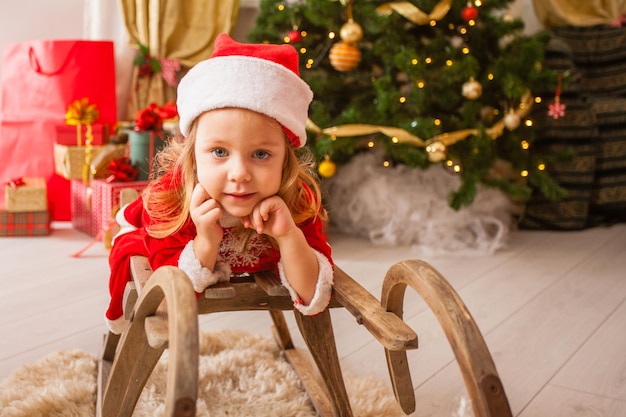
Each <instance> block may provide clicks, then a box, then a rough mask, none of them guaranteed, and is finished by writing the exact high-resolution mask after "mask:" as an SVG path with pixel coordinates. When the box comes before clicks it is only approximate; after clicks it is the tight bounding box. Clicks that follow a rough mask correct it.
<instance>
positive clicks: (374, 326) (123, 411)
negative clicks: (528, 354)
mask: <svg viewBox="0 0 626 417" xmlns="http://www.w3.org/2000/svg"><path fill="white" fill-rule="evenodd" d="M131 269H132V275H133V281H132V282H130V283H129V286H128V288H127V290H128V291H127V294H126V301H125V311H126V312H127V317H128V318H129V320H130V326H129V327H128V329H127V331H126V332H124V333H123V334H122V335H120V336H117V335H114V334H112V333H109V334H108V335H106V336H105V340H104V349H103V352H102V356H101V358H100V359H99V369H98V393H97V394H98V396H97V412H96V415H97V416H103V417H125V416H130V415H131V414H132V412H133V410H134V407H135V405H136V403H137V401H138V399H139V396H140V394H141V391H142V390H143V387H144V385H145V384H146V381H147V380H148V377H149V376H150V374H151V372H152V370H153V369H154V367H155V366H156V363H157V361H158V360H159V358H160V357H161V354H162V353H163V351H164V350H165V349H166V348H168V349H169V357H168V371H167V372H168V375H167V391H166V400H165V401H166V412H165V415H166V416H194V415H195V410H196V408H195V407H196V398H197V387H198V338H199V335H198V314H207V313H213V312H219V311H241V310H267V311H269V313H270V315H271V318H272V320H273V323H274V326H273V329H272V330H273V333H274V336H275V338H276V341H277V343H278V345H279V346H280V348H281V349H282V350H283V351H284V354H285V357H286V358H287V360H288V361H289V363H290V364H291V365H292V366H293V368H294V369H295V371H296V372H297V374H298V376H299V377H300V378H301V380H302V382H303V385H304V387H305V388H306V391H307V393H308V394H309V397H310V398H311V401H312V403H313V405H314V407H315V409H316V411H317V412H318V414H319V415H320V416H323V417H326V416H336V417H351V416H352V415H353V414H352V411H351V409H350V403H349V400H348V396H347V394H346V389H345V386H344V382H343V378H342V374H341V368H340V364H339V359H338V356H337V350H336V345H335V340H334V335H333V330H332V322H331V315H330V312H329V310H330V308H345V309H347V310H348V311H349V312H350V313H351V314H352V315H353V316H354V317H355V318H356V321H357V323H358V324H361V325H363V326H365V327H366V328H367V330H369V332H370V333H371V334H372V335H373V336H374V337H375V338H376V340H378V341H379V342H380V343H381V344H382V346H383V347H384V350H385V352H386V358H387V365H388V368H389V374H390V377H391V382H392V386H393V389H394V393H395V397H396V399H397V401H398V403H399V404H400V406H401V407H402V409H403V411H404V412H405V413H406V414H410V413H412V412H413V411H414V410H415V395H414V390H413V384H412V382H411V376H410V373H409V367H408V362H407V355H406V351H407V350H408V349H416V348H417V335H416V334H415V332H414V331H413V330H412V329H411V328H409V327H408V326H407V325H406V324H405V323H404V322H403V321H402V308H403V301H404V293H405V290H406V288H407V286H408V287H410V288H412V289H413V290H415V291H416V292H417V293H419V295H420V296H421V297H422V298H423V299H424V300H425V301H426V303H427V304H428V305H429V307H430V308H431V309H432V311H433V312H434V314H435V316H436V317H437V319H438V320H439V322H440V324H441V326H442V328H443V330H444V332H445V334H446V336H447V338H448V340H449V342H450V344H451V346H452V348H453V351H454V354H455V356H456V360H457V362H458V365H459V367H460V369H461V373H462V375H463V378H464V381H465V386H466V389H467V393H468V396H469V398H470V400H471V402H472V407H473V410H474V415H475V416H476V417H507V416H511V415H512V414H511V410H510V407H509V403H508V400H507V397H506V394H505V392H504V388H503V386H502V383H501V382H500V378H499V377H498V373H497V371H496V368H495V365H494V363H493V360H492V358H491V355H490V353H489V350H488V349H487V346H486V345H485V342H484V339H483V337H482V335H481V333H480V331H479V329H478V327H477V326H476V324H475V322H474V320H473V318H472V317H471V315H470V313H469V312H468V310H467V308H466V307H465V305H464V304H463V302H462V300H461V299H460V298H459V296H458V295H457V294H456V292H455V291H454V289H453V288H452V287H451V286H450V285H449V283H448V282H447V281H446V280H445V279H444V278H443V276H441V275H440V274H439V273H438V272H437V271H436V270H435V269H433V268H432V267H431V266H430V265H428V264H427V263H425V262H422V261H419V260H408V261H403V262H399V263H397V264H395V265H393V266H392V267H391V268H390V269H389V271H388V272H387V274H386V276H385V279H384V283H383V289H382V298H381V300H380V301H379V300H377V299H376V298H375V297H374V296H373V295H371V294H370V293H369V292H368V291H367V290H366V289H364V288H363V287H362V286H361V285H360V284H359V283H357V282H356V281H354V280H353V279H352V278H351V277H349V276H348V275H347V274H346V273H345V272H343V271H342V270H341V269H340V268H338V267H336V269H335V284H334V290H333V298H332V302H331V304H330V306H329V308H328V309H326V310H325V311H324V312H323V313H321V314H319V315H316V316H313V317H311V316H303V315H302V314H300V313H299V312H298V311H295V310H294V308H293V303H292V301H291V299H290V297H289V294H288V292H287V290H286V288H284V287H283V286H282V285H281V284H280V281H279V280H278V278H277V277H276V276H275V275H274V274H272V273H257V274H253V275H251V276H250V277H247V278H233V279H232V280H231V282H230V283H218V284H216V285H214V286H212V287H209V288H207V289H206V290H205V292H204V295H203V297H201V298H200V299H198V300H196V296H195V293H194V291H193V288H192V286H191V283H190V281H189V279H188V277H187V276H186V274H185V273H184V272H182V271H181V270H180V269H178V268H175V267H162V268H159V269H158V270H156V271H154V272H153V271H152V270H151V269H150V267H149V265H148V263H147V259H146V258H143V257H134V258H133V259H132V261H131ZM284 310H289V311H294V312H295V318H296V322H297V324H298V328H299V330H300V332H301V333H302V336H303V339H304V341H305V342H306V345H307V347H308V350H309V352H310V354H311V356H312V357H313V359H314V360H315V364H316V365H317V366H316V367H314V366H312V364H311V363H310V361H309V360H308V359H307V358H306V355H304V354H303V353H304V352H302V351H301V350H300V349H298V348H295V347H294V344H293V343H292V340H291V336H290V334H289V329H288V327H287V323H286V321H285V318H284V315H283V311H284ZM316 372H319V374H320V375H321V380H322V381H324V382H325V386H324V385H323V384H324V382H322V383H320V382H319V381H320V378H316V377H315V376H316Z"/></svg>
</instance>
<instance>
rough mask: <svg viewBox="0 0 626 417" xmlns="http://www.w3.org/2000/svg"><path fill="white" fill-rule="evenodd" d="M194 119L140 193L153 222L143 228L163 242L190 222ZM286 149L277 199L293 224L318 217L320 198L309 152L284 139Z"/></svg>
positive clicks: (165, 151)
mask: <svg viewBox="0 0 626 417" xmlns="http://www.w3.org/2000/svg"><path fill="white" fill-rule="evenodd" d="M196 134H197V119H196V120H194V122H193V123H192V125H191V128H190V131H189V135H188V137H187V138H185V137H183V136H182V135H178V136H175V137H173V138H172V139H171V140H170V141H169V143H168V145H167V146H166V147H165V148H164V149H163V150H162V151H161V152H159V154H157V156H156V157H155V160H156V169H155V175H154V180H153V181H151V182H150V184H149V185H148V187H147V188H146V189H145V190H144V192H143V200H144V208H145V210H146V212H147V213H148V215H149V216H150V217H151V218H152V220H153V221H152V223H151V224H149V225H147V226H146V231H147V232H148V234H149V235H150V236H152V237H155V238H164V237H167V236H169V235H172V234H174V233H176V232H178V231H179V230H180V229H181V228H182V227H183V226H184V225H185V223H186V222H188V221H190V219H189V210H190V207H191V193H192V192H193V189H194V187H195V185H196V183H197V182H198V180H197V178H196V156H195V143H196ZM285 146H286V148H287V152H286V156H285V160H284V162H283V170H282V174H283V175H282V179H281V183H280V187H279V190H278V193H277V195H278V196H280V197H281V198H282V199H283V200H284V201H285V203H286V204H287V207H289V210H290V212H291V215H292V217H293V219H294V222H295V223H296V224H299V223H302V222H304V221H306V220H309V219H313V218H315V217H317V216H320V217H321V218H322V219H324V220H325V219H326V213H325V212H324V210H323V209H322V196H321V191H320V188H319V185H318V183H317V176H316V173H315V160H314V158H313V156H312V154H311V152H310V151H308V149H306V148H301V149H299V150H298V154H296V151H295V149H294V148H293V146H292V145H291V143H290V142H289V139H288V138H287V135H285Z"/></svg>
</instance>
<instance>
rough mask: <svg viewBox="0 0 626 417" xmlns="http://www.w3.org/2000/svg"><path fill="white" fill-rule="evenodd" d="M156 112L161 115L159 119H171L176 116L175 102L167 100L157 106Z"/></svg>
mask: <svg viewBox="0 0 626 417" xmlns="http://www.w3.org/2000/svg"><path fill="white" fill-rule="evenodd" d="M157 113H159V116H161V119H163V120H167V119H173V118H174V117H176V116H178V109H177V108H176V103H174V102H173V101H168V102H167V103H165V104H164V105H163V107H159V108H158V110H157Z"/></svg>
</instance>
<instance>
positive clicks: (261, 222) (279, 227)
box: [241, 195, 297, 240]
mask: <svg viewBox="0 0 626 417" xmlns="http://www.w3.org/2000/svg"><path fill="white" fill-rule="evenodd" d="M241 221H242V223H243V225H244V226H245V227H248V228H250V229H254V230H256V232H257V233H258V234H263V233H265V234H266V235H269V236H271V237H273V238H274V239H276V240H280V238H283V237H286V236H288V235H289V233H290V232H292V231H293V230H296V229H297V227H296V224H295V223H294V221H293V217H291V212H290V211H289V209H288V208H287V205H286V204H285V202H284V201H283V199H282V198H280V197H279V196H277V195H275V196H272V197H268V198H266V199H265V200H261V201H260V202H259V203H258V204H257V205H256V206H255V207H254V208H253V209H252V213H250V215H249V216H246V217H243V218H241Z"/></svg>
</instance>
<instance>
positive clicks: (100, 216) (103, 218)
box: [91, 180, 148, 231]
mask: <svg viewBox="0 0 626 417" xmlns="http://www.w3.org/2000/svg"><path fill="white" fill-rule="evenodd" d="M91 185H92V186H93V204H94V207H96V208H97V210H98V213H97V222H98V225H99V227H100V229H101V230H103V231H106V230H108V229H109V227H110V225H111V222H112V221H113V220H114V217H115V213H117V211H118V210H119V208H120V207H119V205H120V192H121V191H122V190H123V189H124V188H130V189H134V190H135V191H137V192H138V193H141V192H142V191H143V189H144V188H146V186H147V185H148V181H130V182H107V181H105V180H93V182H92V183H91Z"/></svg>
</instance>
